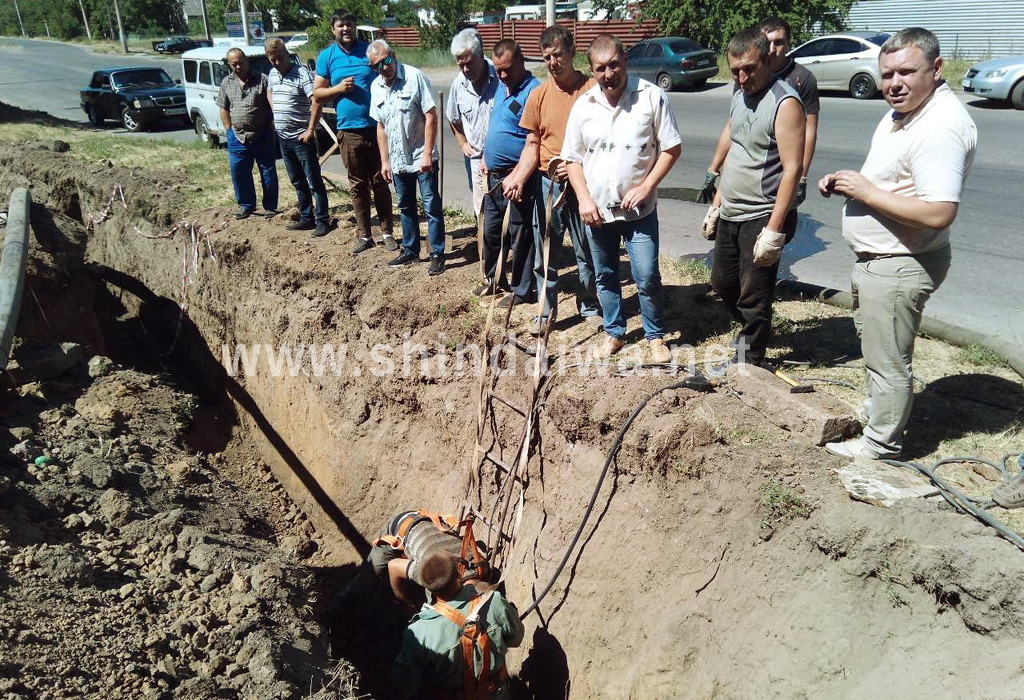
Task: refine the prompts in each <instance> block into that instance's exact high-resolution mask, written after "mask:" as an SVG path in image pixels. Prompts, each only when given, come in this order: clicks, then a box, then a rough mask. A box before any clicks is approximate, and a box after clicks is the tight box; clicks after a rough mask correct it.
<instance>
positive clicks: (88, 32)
mask: <svg viewBox="0 0 1024 700" xmlns="http://www.w3.org/2000/svg"><path fill="white" fill-rule="evenodd" d="M78 6H79V7H80V8H82V21H83V22H85V35H86V36H87V37H89V41H92V30H90V29H89V15H87V14H86V13H85V2H84V0H78ZM47 32H49V30H47Z"/></svg>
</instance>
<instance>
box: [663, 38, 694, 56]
mask: <svg viewBox="0 0 1024 700" xmlns="http://www.w3.org/2000/svg"><path fill="white" fill-rule="evenodd" d="M668 47H669V48H670V49H672V53H690V52H691V51H700V50H701V48H700V46H698V45H697V43H696V42H694V41H690V40H689V39H677V40H676V41H670V42H669V44H668Z"/></svg>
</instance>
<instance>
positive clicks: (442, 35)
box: [420, 0, 471, 51]
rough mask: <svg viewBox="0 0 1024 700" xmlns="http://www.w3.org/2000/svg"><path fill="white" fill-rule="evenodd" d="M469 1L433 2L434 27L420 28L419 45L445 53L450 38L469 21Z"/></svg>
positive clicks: (450, 41) (447, 0)
mask: <svg viewBox="0 0 1024 700" xmlns="http://www.w3.org/2000/svg"><path fill="white" fill-rule="evenodd" d="M470 1H471V0H433V2H431V3H430V6H431V9H433V10H434V22H436V23H437V24H436V26H426V25H424V26H421V27H420V44H421V45H422V46H423V47H424V48H428V49H440V50H442V51H445V50H447V49H448V47H449V46H451V43H452V37H454V36H455V34H456V33H457V32H458V31H459V30H460V29H462V28H463V27H465V26H466V22H467V20H469V13H470V10H471V8H470Z"/></svg>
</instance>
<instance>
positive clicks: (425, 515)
mask: <svg viewBox="0 0 1024 700" xmlns="http://www.w3.org/2000/svg"><path fill="white" fill-rule="evenodd" d="M428 520H429V521H430V522H432V523H433V524H434V527H436V528H437V529H438V530H440V531H441V532H444V533H446V534H449V535H453V536H455V537H459V538H461V539H462V554H461V555H460V556H459V562H458V572H459V580H460V581H463V582H465V581H468V580H470V579H481V580H484V579H486V577H487V575H488V573H490V564H488V562H487V559H486V558H485V557H484V556H483V555H482V554H481V553H480V549H479V548H478V547H477V544H476V537H474V536H473V521H474V520H475V517H474V515H473V513H469V514H468V515H467V516H466V517H465V518H463V519H462V520H459V519H458V518H456V517H455V516H454V515H441V514H438V513H431V512H429V511H425V510H418V511H416V512H414V513H409V514H408V515H406V516H405V517H404V518H402V520H401V522H399V524H398V534H397V535H381V536H380V537H378V538H377V540H376V541H375V542H374V543H373V544H374V546H379V545H382V544H386V545H388V546H389V547H392V548H393V549H397V550H398V551H400V552H402V554H405V540H406V537H408V535H409V533H410V532H411V531H412V529H413V527H415V526H416V525H418V524H420V523H422V522H426V521H428Z"/></svg>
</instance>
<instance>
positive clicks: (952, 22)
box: [846, 0, 1024, 59]
mask: <svg viewBox="0 0 1024 700" xmlns="http://www.w3.org/2000/svg"><path fill="white" fill-rule="evenodd" d="M846 26H847V28H849V29H866V30H869V31H884V32H893V31H897V30H900V29H904V28H905V27H924V28H926V29H929V30H931V31H933V32H935V35H936V36H937V37H938V38H939V44H940V45H941V47H942V54H943V55H944V56H945V57H947V58H970V59H977V58H987V57H998V56H1010V55H1019V54H1024V0H861V1H860V2H857V3H855V4H854V5H853V7H851V8H850V15H849V17H848V18H847V21H846Z"/></svg>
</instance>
